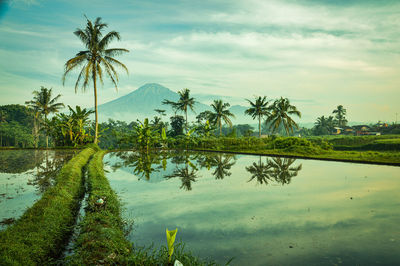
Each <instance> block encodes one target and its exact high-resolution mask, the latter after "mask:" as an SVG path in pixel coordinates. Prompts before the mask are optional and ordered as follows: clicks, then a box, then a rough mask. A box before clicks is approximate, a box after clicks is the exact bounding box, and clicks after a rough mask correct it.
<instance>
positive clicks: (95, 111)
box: [93, 69, 98, 144]
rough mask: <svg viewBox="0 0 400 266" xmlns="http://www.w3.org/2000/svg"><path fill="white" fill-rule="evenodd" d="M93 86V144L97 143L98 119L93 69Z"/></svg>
mask: <svg viewBox="0 0 400 266" xmlns="http://www.w3.org/2000/svg"><path fill="white" fill-rule="evenodd" d="M93 87H94V113H95V118H94V121H95V122H94V144H97V132H98V120H97V88H96V70H95V69H93Z"/></svg>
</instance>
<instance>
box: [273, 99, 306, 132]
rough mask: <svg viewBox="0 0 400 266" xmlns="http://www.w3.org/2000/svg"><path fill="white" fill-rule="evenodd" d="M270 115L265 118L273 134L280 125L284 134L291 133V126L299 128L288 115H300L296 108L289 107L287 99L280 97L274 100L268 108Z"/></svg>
mask: <svg viewBox="0 0 400 266" xmlns="http://www.w3.org/2000/svg"><path fill="white" fill-rule="evenodd" d="M270 110H271V115H270V116H269V117H268V118H267V120H266V123H267V124H269V123H270V127H269V128H270V129H272V132H275V131H276V130H277V129H278V128H279V126H280V125H281V124H283V126H284V128H285V131H286V134H288V135H289V131H291V132H292V133H293V126H294V127H296V128H299V126H298V125H297V124H296V122H294V120H293V119H292V118H291V117H290V116H289V115H297V116H298V117H301V113H300V112H299V111H298V110H297V108H296V106H294V105H291V104H290V101H289V99H288V98H283V97H281V98H280V99H277V100H275V102H274V103H273V104H272V106H270Z"/></svg>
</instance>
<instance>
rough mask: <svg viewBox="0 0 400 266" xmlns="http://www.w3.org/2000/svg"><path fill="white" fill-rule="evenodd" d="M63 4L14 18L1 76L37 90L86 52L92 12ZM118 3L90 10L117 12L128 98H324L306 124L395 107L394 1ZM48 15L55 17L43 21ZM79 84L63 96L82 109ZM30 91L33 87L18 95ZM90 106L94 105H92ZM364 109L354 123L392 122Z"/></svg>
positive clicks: (2, 29)
mask: <svg viewBox="0 0 400 266" xmlns="http://www.w3.org/2000/svg"><path fill="white" fill-rule="evenodd" d="M57 3H58V4H59V5H60V6H61V7H62V8H63V9H65V10H66V12H62V13H63V15H60V16H57V19H56V20H55V17H54V16H55V15H54V14H58V13H60V12H57V10H58V9H59V8H61V7H58V5H56V4H54V5H53V4H50V3H46V2H41V3H40V5H41V6H40V9H39V8H38V7H37V6H35V5H32V6H31V7H30V8H22V7H18V8H17V7H16V8H14V9H12V10H10V12H11V13H10V16H8V17H7V19H5V20H4V23H2V24H1V25H0V33H1V36H0V42H1V43H2V44H1V45H0V49H1V51H2V58H6V60H4V61H6V62H7V64H6V63H2V64H1V69H2V70H3V71H5V72H8V73H10V74H13V75H16V76H24V77H23V80H26V79H25V78H26V77H32V78H33V77H35V76H37V81H36V82H37V83H40V82H42V83H54V84H57V83H58V82H59V79H58V77H59V76H60V77H61V75H62V70H63V65H64V63H65V61H66V60H67V59H69V58H71V57H72V56H74V55H75V54H76V52H78V51H79V50H80V49H83V47H82V44H81V43H80V42H79V40H78V39H77V38H76V37H75V36H74V35H73V34H72V31H73V30H74V29H75V28H76V27H84V26H85V25H84V19H83V17H82V15H80V14H83V13H85V12H84V10H86V9H87V8H88V7H89V6H91V5H89V4H88V3H81V2H79V1H69V2H68V5H66V2H65V1H61V2H57ZM113 5H114V4H113ZM116 5H117V6H115V8H111V4H110V2H107V1H99V3H98V5H96V7H94V9H90V10H91V13H92V12H93V14H96V12H97V13H98V14H99V13H102V12H103V11H104V10H109V12H106V13H105V15H104V16H103V19H104V21H106V22H108V23H109V30H114V29H116V30H118V31H119V32H120V33H121V36H122V41H121V42H114V43H112V45H111V46H113V47H123V48H127V49H129V50H130V51H131V52H130V53H129V54H127V55H124V56H123V57H122V56H121V57H120V58H119V59H120V60H121V61H122V62H123V63H125V64H126V65H127V66H128V68H129V70H130V75H129V76H126V75H125V74H123V73H121V78H120V86H121V88H122V91H121V92H124V93H125V91H124V90H125V88H126V89H134V88H137V87H139V86H141V85H143V84H144V83H147V82H159V83H162V84H163V85H165V86H167V87H169V88H171V89H172V90H178V89H180V88H183V87H188V88H190V89H191V91H192V92H193V93H211V94H221V95H230V96H232V97H236V98H242V99H244V98H248V97H249V95H266V96H268V97H270V98H276V97H280V96H284V97H289V98H291V99H302V98H307V99H316V102H318V105H317V104H316V105H315V106H310V104H307V105H306V104H305V103H300V102H299V103H298V104H299V106H298V107H299V109H300V110H301V111H302V113H303V115H304V117H306V118H307V119H313V117H314V116H315V117H316V116H320V115H322V114H323V113H324V112H326V110H327V108H328V107H329V106H336V105H338V104H352V103H353V102H355V103H360V102H361V101H363V102H364V103H365V104H366V105H368V104H369V103H371V102H376V101H377V99H379V102H376V104H380V105H389V106H390V108H391V110H392V109H393V110H394V109H396V107H395V106H396V102H395V100H394V99H396V97H397V98H398V93H395V90H396V89H395V88H396V83H397V84H398V82H400V80H399V78H398V76H399V75H397V74H398V72H399V70H400V53H399V52H398V47H399V45H400V37H399V35H398V34H397V33H398V30H397V28H398V26H397V25H398V24H399V23H400V19H399V18H398V16H397V14H398V10H400V5H399V4H396V3H395V2H391V3H390V4H387V5H380V4H374V3H373V2H368V3H367V4H361V3H356V2H352V4H344V3H343V4H335V5H331V4H326V3H324V2H313V1H311V2H307V3H306V2H301V1H295V2H294V1H268V2H262V1H235V3H231V2H226V1H222V2H216V1H206V2H204V3H202V4H201V5H197V6H195V7H193V6H191V5H192V4H191V5H189V4H187V3H184V2H180V1H176V2H174V1H172V2H168V3H166V2H162V1H161V2H160V1H156V2H145V3H144V2H137V1H133V2H129V3H128V2H123V1H122V2H118V4H116ZM116 7H118V8H116ZM161 8H162V9H161ZM47 9H48V10H51V11H52V12H47V13H46V16H44V15H43V14H42V12H45V11H46V10H47ZM161 10H162V11H161ZM71 14H77V15H71ZM88 16H89V17H92V14H88ZM21 17H29V18H30V21H29V22H27V21H25V20H21V19H18V18H21ZM205 18H206V19H205ZM52 21H57V23H53V22H52ZM24 58H26V59H24ZM73 76H74V74H73V75H71V77H70V79H69V81H68V84H67V87H68V88H71V89H68V90H67V91H70V92H66V94H65V96H66V97H68V99H69V100H72V99H76V100H77V101H78V102H84V101H83V99H77V98H75V96H74V93H73V88H72V87H73V80H74V77H73ZM3 83H4V82H3ZM19 83H20V84H21V82H19ZM31 87H32V86H31V84H27V83H26V84H25V85H24V86H20V89H21V90H30V88H31ZM104 87H105V88H106V89H105V90H104V91H105V92H103V93H104V94H105V96H106V97H105V98H104V99H112V98H113V97H118V96H119V95H121V94H115V93H114V92H113V91H112V90H109V89H108V88H111V86H110V84H105V86H104ZM377 88H379V91H378V90H377ZM344 95H345V96H344ZM364 95H368V96H369V98H367V99H366V97H364ZM385 95H390V96H391V97H388V96H386V97H385ZM392 96H394V97H392ZM350 99H351V100H350ZM4 101H6V100H4ZM87 101H88V103H87V105H90V104H91V99H89V98H88V100H87ZM89 102H90V104H89ZM242 104H245V103H244V101H243V103H242ZM355 106H357V105H355ZM329 108H330V107H329ZM356 108H358V107H354V108H349V110H351V109H353V111H354V112H349V118H350V119H351V120H358V121H362V120H366V119H370V120H376V119H377V118H378V117H380V119H382V117H385V114H386V116H387V118H386V119H388V118H389V117H390V116H389V114H388V113H384V111H379V112H380V113H379V114H377V113H373V112H371V113H368V115H366V113H365V110H361V109H356ZM363 109H364V108H363ZM381 110H383V109H381ZM388 110H389V109H388ZM352 114H354V116H352Z"/></svg>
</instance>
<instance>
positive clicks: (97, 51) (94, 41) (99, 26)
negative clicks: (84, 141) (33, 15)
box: [63, 17, 129, 143]
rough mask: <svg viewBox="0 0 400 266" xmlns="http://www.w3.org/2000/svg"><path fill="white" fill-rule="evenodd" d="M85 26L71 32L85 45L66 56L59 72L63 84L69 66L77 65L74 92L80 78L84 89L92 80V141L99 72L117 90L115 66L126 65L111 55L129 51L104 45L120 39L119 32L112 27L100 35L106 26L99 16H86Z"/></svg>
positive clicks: (96, 136) (73, 67) (96, 129)
mask: <svg viewBox="0 0 400 266" xmlns="http://www.w3.org/2000/svg"><path fill="white" fill-rule="evenodd" d="M86 20H87V25H86V28H85V29H77V30H76V31H75V32H74V34H75V35H76V36H77V37H78V38H79V39H80V40H81V41H82V43H83V44H84V46H85V47H86V48H87V50H85V51H80V52H79V53H77V54H76V56H75V57H73V58H71V59H69V60H68V61H67V62H66V63H65V70H64V75H63V84H65V79H66V76H67V75H68V74H69V73H70V71H72V70H73V69H77V68H80V67H82V68H81V70H80V73H79V75H78V79H77V80H76V83H75V93H76V92H77V89H78V86H79V84H80V83H81V82H82V89H83V90H84V91H85V90H86V89H87V88H88V86H89V82H90V80H92V81H93V89H94V109H95V133H94V143H97V138H98V113H97V80H100V82H101V83H103V75H104V74H106V75H107V76H108V77H109V78H110V80H111V81H112V83H113V84H114V86H115V89H116V90H118V87H117V82H118V73H117V71H116V69H115V67H121V68H123V69H124V70H125V71H126V73H128V68H127V67H126V66H125V65H124V64H123V63H121V62H120V61H118V60H116V59H115V58H114V56H117V55H120V54H122V53H127V52H129V51H128V50H127V49H123V48H110V49H107V48H108V46H109V44H110V43H111V42H112V41H113V40H115V39H117V40H120V38H121V37H120V35H119V33H118V32H116V31H110V32H108V33H107V34H105V35H104V36H103V33H102V31H103V30H104V28H106V27H107V24H106V23H103V22H102V21H101V18H100V17H98V18H96V20H95V22H94V24H93V23H92V21H90V20H89V19H87V18H86Z"/></svg>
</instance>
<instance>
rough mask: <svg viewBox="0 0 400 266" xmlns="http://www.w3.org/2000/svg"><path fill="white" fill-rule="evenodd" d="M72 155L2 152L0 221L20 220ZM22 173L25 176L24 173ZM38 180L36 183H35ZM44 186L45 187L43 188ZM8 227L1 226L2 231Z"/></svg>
mask: <svg viewBox="0 0 400 266" xmlns="http://www.w3.org/2000/svg"><path fill="white" fill-rule="evenodd" d="M73 153H74V152H73V151H47V156H46V151H39V150H36V151H35V150H2V151H0V161H1V162H2V167H1V169H0V221H3V220H4V219H8V218H14V219H17V218H18V217H20V216H21V215H22V214H23V213H24V211H25V210H26V209H27V208H29V207H30V206H32V205H33V203H34V202H35V201H36V200H38V199H39V198H40V197H41V192H43V191H44V190H45V187H43V186H46V185H47V186H48V185H49V184H51V180H46V181H47V182H41V181H44V179H45V178H46V177H45V176H44V174H48V176H47V178H48V179H53V178H54V175H55V174H56V173H57V170H58V169H59V168H60V167H61V166H62V163H63V162H64V160H66V159H69V158H70V157H71V156H72V155H73ZM60 164H61V165H60ZM21 171H22V172H21ZM35 177H36V179H35ZM40 186H42V187H40ZM4 228H5V225H1V224H0V230H1V229H4Z"/></svg>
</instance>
